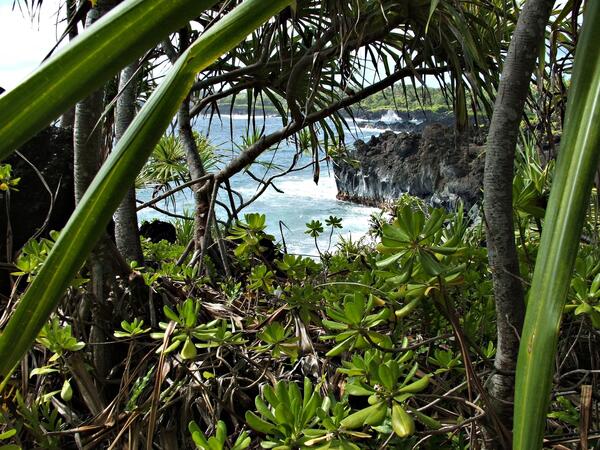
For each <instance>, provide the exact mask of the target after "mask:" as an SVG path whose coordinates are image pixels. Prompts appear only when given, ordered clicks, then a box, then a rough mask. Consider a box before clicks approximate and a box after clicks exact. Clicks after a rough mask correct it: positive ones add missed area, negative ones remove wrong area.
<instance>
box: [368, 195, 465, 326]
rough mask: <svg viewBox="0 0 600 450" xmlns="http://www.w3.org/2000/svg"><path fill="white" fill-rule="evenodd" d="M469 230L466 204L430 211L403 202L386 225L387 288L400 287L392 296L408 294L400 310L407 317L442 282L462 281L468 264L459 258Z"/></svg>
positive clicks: (382, 266)
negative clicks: (450, 209)
mask: <svg viewBox="0 0 600 450" xmlns="http://www.w3.org/2000/svg"><path fill="white" fill-rule="evenodd" d="M465 231H466V224H465V222H464V215H463V210H462V206H461V207H459V209H458V211H457V212H456V214H454V215H449V214H446V213H445V212H444V211H443V210H441V209H433V210H431V212H430V213H429V215H426V213H425V212H424V211H423V210H422V209H418V208H412V207H411V206H410V205H408V204H405V205H404V206H401V207H400V208H399V209H398V211H397V215H396V219H395V220H394V221H393V222H392V223H388V224H384V225H383V226H382V237H381V243H380V244H379V245H378V246H377V249H378V250H379V252H380V253H382V254H383V255H389V256H387V257H385V258H384V259H382V260H379V261H378V262H377V267H379V268H380V269H386V272H380V274H381V275H382V277H383V278H385V279H386V285H385V286H387V288H389V289H390V290H391V289H396V291H395V292H392V297H404V300H405V302H404V306H403V307H402V308H401V309H399V310H397V311H396V316H397V317H404V316H406V315H407V314H409V313H410V312H411V311H413V310H414V308H415V307H416V306H417V305H418V303H419V301H420V300H421V299H422V298H424V297H427V296H429V295H430V294H431V293H432V291H435V290H439V289H441V288H442V285H447V284H454V283H459V282H460V280H461V273H462V272H463V271H464V269H465V267H466V266H465V265H464V264H463V263H462V261H461V260H460V259H459V258H458V257H459V256H461V255H462V254H463V253H464V251H465V249H466V247H465V246H464V245H463V238H464V235H465Z"/></svg>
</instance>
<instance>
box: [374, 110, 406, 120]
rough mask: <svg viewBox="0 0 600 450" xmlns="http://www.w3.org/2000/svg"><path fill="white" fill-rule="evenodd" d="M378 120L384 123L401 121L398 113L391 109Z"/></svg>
mask: <svg viewBox="0 0 600 450" xmlns="http://www.w3.org/2000/svg"><path fill="white" fill-rule="evenodd" d="M379 120H380V121H382V122H385V123H396V122H402V121H403V120H402V118H401V117H400V116H398V114H396V113H395V112H394V111H391V110H388V111H387V112H386V113H385V114H384V115H383V116H381V118H380V119H379Z"/></svg>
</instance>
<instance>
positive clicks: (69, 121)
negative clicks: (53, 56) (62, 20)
mask: <svg viewBox="0 0 600 450" xmlns="http://www.w3.org/2000/svg"><path fill="white" fill-rule="evenodd" d="M76 12H77V1H76V0H67V23H70V22H71V20H72V19H73V17H74V16H75V13H76ZM76 37H77V24H75V26H74V27H73V28H71V29H70V30H69V41H72V40H73V39H75V38H76ZM74 125H75V108H69V109H68V110H67V111H66V112H65V113H64V114H63V115H62V116H61V118H60V126H61V128H67V129H69V128H70V129H73V126H74Z"/></svg>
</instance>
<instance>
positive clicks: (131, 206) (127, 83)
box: [114, 63, 144, 264]
mask: <svg viewBox="0 0 600 450" xmlns="http://www.w3.org/2000/svg"><path fill="white" fill-rule="evenodd" d="M137 67H138V64H137V63H133V64H131V65H129V66H127V67H126V68H125V69H123V71H122V72H121V76H120V78H119V92H120V93H121V95H120V96H119V98H118V100H117V105H116V109H115V143H117V142H118V141H119V140H120V139H121V137H122V136H123V134H124V133H125V130H127V127H129V125H130V124H131V122H132V121H133V118H134V116H135V101H136V83H135V80H132V78H133V76H134V74H135V71H136V70H137ZM136 207H137V205H136V203H135V186H131V188H130V189H129V190H128V191H127V194H126V195H125V197H124V198H123V201H122V202H121V204H120V205H119V208H118V209H117V210H116V211H115V215H114V220H115V240H116V243H117V248H118V249H119V251H120V252H121V254H122V255H123V256H124V257H125V259H126V260H127V261H137V262H138V263H140V264H141V263H143V258H144V257H143V254H142V246H141V244H140V236H139V230H138V219H137V212H136Z"/></svg>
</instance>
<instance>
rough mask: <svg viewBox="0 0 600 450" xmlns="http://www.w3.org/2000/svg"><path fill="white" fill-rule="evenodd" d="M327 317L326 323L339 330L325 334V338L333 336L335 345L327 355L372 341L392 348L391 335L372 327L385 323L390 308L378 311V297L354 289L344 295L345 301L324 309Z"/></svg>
mask: <svg viewBox="0 0 600 450" xmlns="http://www.w3.org/2000/svg"><path fill="white" fill-rule="evenodd" d="M325 312H326V314H327V317H328V319H323V322H322V323H323V326H324V327H325V328H327V329H328V330H330V331H336V332H337V334H330V335H326V336H322V337H321V339H323V340H334V341H335V342H336V345H335V346H334V347H333V348H332V349H331V350H329V351H328V352H327V354H326V356H329V357H332V356H337V355H340V354H341V353H343V352H345V351H348V350H357V349H363V348H369V347H370V346H371V345H372V343H375V344H376V345H379V346H382V347H384V348H391V347H392V342H391V339H390V338H389V336H386V335H384V334H381V333H379V332H377V331H375V330H373V328H375V327H377V326H379V325H382V324H384V323H386V322H387V321H388V320H389V318H390V316H391V312H390V310H389V309H388V308H382V309H381V310H379V311H377V312H375V298H374V297H373V295H368V296H366V295H365V294H363V293H362V292H355V293H354V294H350V295H347V296H346V297H345V298H344V302H343V304H342V305H337V304H332V306H330V307H328V308H326V309H325Z"/></svg>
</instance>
